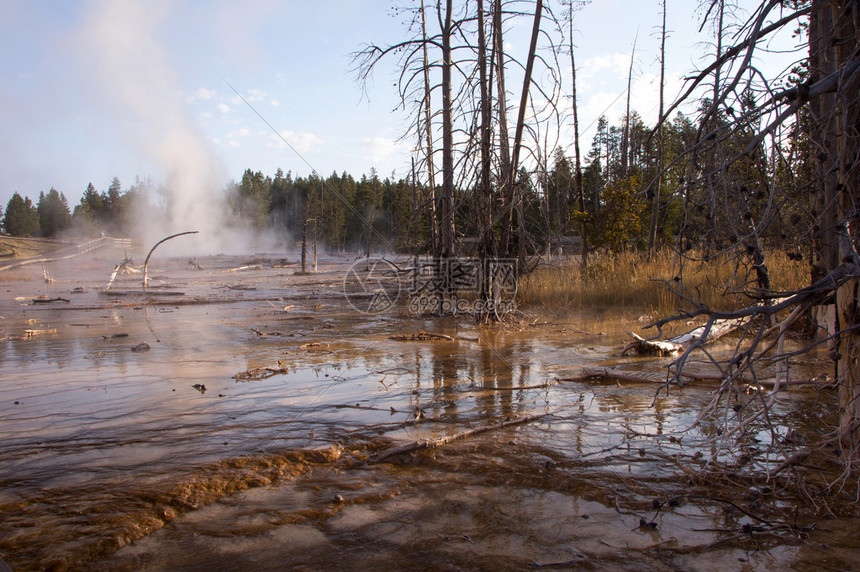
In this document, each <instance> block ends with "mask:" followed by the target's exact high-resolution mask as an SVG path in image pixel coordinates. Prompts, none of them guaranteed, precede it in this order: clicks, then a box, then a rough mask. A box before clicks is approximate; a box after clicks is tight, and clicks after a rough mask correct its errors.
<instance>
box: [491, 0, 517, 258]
mask: <svg viewBox="0 0 860 572" xmlns="http://www.w3.org/2000/svg"><path fill="white" fill-rule="evenodd" d="M493 50H494V55H495V57H496V60H497V61H496V83H497V86H496V91H497V92H498V100H499V101H498V106H499V111H498V116H499V123H498V125H499V128H498V129H499V134H498V138H499V174H500V177H499V195H500V196H501V199H502V204H501V213H502V221H501V222H502V228H501V235H500V237H499V251H500V252H502V253H503V254H504V255H506V256H507V255H509V254H510V242H511V227H512V225H513V211H512V207H513V200H514V197H513V185H514V181H513V180H512V179H511V178H510V172H511V150H510V141H509V140H508V99H507V90H506V89H505V54H504V40H503V34H502V0H495V3H494V6H493Z"/></svg>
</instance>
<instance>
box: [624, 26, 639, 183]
mask: <svg viewBox="0 0 860 572" xmlns="http://www.w3.org/2000/svg"><path fill="white" fill-rule="evenodd" d="M638 39H639V38H638V35H637V37H636V38H634V39H633V51H631V52H630V68H629V69H628V70H627V109H626V110H625V112H624V132H623V133H622V134H621V178H622V179H626V178H627V169H628V167H629V165H628V164H627V163H628V161H629V149H628V147H629V146H630V87H631V85H632V83H633V56H635V55H636V40H638Z"/></svg>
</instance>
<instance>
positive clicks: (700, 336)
mask: <svg viewBox="0 0 860 572" xmlns="http://www.w3.org/2000/svg"><path fill="white" fill-rule="evenodd" d="M751 319H752V317H751V316H743V317H741V318H730V319H726V320H717V321H715V322H713V323H708V324H705V325H704V326H699V327H698V328H695V329H693V330H690V331H689V332H686V333H684V334H681V335H678V336H675V337H674V338H669V339H667V340H646V339H645V338H643V337H641V336H638V335H636V334H634V333H633V332H627V333H628V334H630V335H631V336H633V337H634V338H636V339H635V340H634V341H632V342H630V343H629V344H627V345H626V346H625V347H624V349H623V350H622V351H621V355H625V354H626V353H627V352H628V351H630V350H635V351H636V353H638V354H640V355H656V356H661V357H664V356H673V355H677V354H679V353H681V352H682V351H684V350H686V349H687V348H689V347H690V346H692V345H693V344H694V343H697V342H700V343H703V344H707V343H710V342H713V341H715V340H717V339H719V338H721V337H723V336H724V335H726V334H728V333H729V332H732V331H733V330H736V329H737V328H740V327H741V326H743V325H745V324H746V323H747V322H749V321H750V320H751Z"/></svg>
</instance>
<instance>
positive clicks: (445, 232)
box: [438, 0, 454, 258]
mask: <svg viewBox="0 0 860 572" xmlns="http://www.w3.org/2000/svg"><path fill="white" fill-rule="evenodd" d="M451 4H452V0H446V2H445V22H444V24H443V25H442V200H441V210H442V218H441V229H440V231H439V238H440V248H439V253H438V254H439V256H441V257H442V258H450V257H451V256H453V255H454V122H453V110H452V107H453V102H452V99H451V66H452V65H453V64H452V61H451V12H452V10H453V6H452V5H451ZM439 18H440V20H441V19H442V15H441V14H439Z"/></svg>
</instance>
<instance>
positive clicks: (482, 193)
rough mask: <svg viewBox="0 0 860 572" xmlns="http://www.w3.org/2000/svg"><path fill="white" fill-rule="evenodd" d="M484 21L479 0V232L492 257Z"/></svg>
mask: <svg viewBox="0 0 860 572" xmlns="http://www.w3.org/2000/svg"><path fill="white" fill-rule="evenodd" d="M485 26H486V24H485V22H484V0H478V74H479V81H480V82H481V102H480V104H481V175H480V182H479V191H478V192H479V197H480V202H479V205H480V207H479V213H478V216H479V217H480V220H479V232H480V233H481V234H480V239H481V244H479V245H478V247H479V248H480V249H481V256H482V257H484V258H488V257H490V256H492V254H493V232H492V225H493V214H492V207H493V203H492V183H491V180H490V178H491V175H492V173H491V167H492V157H491V152H492V149H491V144H492V140H491V137H492V114H493V108H492V106H493V101H492V85H491V79H490V75H491V74H490V73H489V72H488V69H487V67H488V60H487V37H486V29H485Z"/></svg>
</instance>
